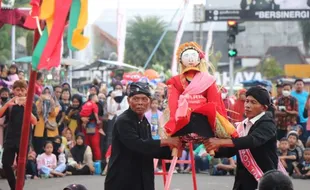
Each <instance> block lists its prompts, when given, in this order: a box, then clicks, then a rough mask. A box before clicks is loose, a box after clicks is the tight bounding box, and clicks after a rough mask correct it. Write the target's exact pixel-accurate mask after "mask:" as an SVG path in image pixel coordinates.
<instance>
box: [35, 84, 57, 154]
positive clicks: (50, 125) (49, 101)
mask: <svg viewBox="0 0 310 190" xmlns="http://www.w3.org/2000/svg"><path fill="white" fill-rule="evenodd" d="M52 94H53V88H52V87H51V86H46V87H44V89H43V92H42V94H41V96H40V98H39V100H38V101H37V102H36V105H37V110H38V115H39V121H38V123H37V125H36V126H35V128H34V137H33V145H34V150H35V152H36V153H37V154H41V153H42V152H43V145H44V142H45V141H46V140H50V141H53V140H54V137H56V136H58V126H57V123H56V116H57V114H58V112H59V110H60V106H59V105H58V104H56V102H55V101H54V99H53V97H52Z"/></svg>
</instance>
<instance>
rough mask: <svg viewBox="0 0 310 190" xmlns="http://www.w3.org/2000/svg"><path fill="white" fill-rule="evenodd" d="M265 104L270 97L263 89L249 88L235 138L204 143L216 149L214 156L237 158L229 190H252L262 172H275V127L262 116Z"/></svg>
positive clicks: (276, 157)
mask: <svg viewBox="0 0 310 190" xmlns="http://www.w3.org/2000/svg"><path fill="white" fill-rule="evenodd" d="M269 105H270V96H269V93H268V91H267V90H266V89H264V88H262V87H259V86H257V87H252V88H250V89H249V90H248V91H247V92H246V101H245V114H246V116H247V118H246V119H245V120H244V121H242V122H241V124H239V126H238V133H239V138H235V139H217V138H211V139H209V140H208V141H207V142H206V143H205V146H206V148H207V149H208V150H217V149H218V151H217V152H216V154H215V157H227V158H230V157H232V156H234V155H237V174H236V177H235V184H234V188H233V190H255V189H257V181H258V180H259V178H260V177H262V174H263V173H265V172H267V171H269V170H273V169H277V166H278V156H277V154H276V151H277V136H276V132H277V128H276V125H275V122H274V121H273V119H272V118H271V116H270V114H265V112H266V111H267V109H268V106H269ZM239 129H241V130H239ZM246 151H247V154H244V152H246ZM249 154H250V156H249ZM250 158H252V159H250ZM249 161H250V163H252V164H249ZM255 162H256V163H255ZM244 163H246V164H244ZM253 163H255V164H253ZM252 169H253V170H252ZM253 171H254V172H253ZM256 174H259V175H256ZM254 176H255V177H254Z"/></svg>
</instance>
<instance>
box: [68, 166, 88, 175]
mask: <svg viewBox="0 0 310 190" xmlns="http://www.w3.org/2000/svg"><path fill="white" fill-rule="evenodd" d="M67 171H68V172H72V175H90V169H89V167H88V166H87V165H85V166H84V167H83V168H81V169H76V168H75V167H73V166H68V167H67Z"/></svg>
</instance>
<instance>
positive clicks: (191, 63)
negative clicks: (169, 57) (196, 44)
mask: <svg viewBox="0 0 310 190" xmlns="http://www.w3.org/2000/svg"><path fill="white" fill-rule="evenodd" d="M181 61H182V64H183V65H184V66H185V67H196V66H197V65H199V63H200V58H199V53H198V52H197V51H196V50H194V49H188V50H186V51H184V52H183V53H182V56H181Z"/></svg>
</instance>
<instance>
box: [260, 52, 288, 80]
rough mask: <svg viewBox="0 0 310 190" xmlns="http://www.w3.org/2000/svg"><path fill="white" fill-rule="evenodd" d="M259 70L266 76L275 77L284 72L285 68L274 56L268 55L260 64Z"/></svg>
mask: <svg viewBox="0 0 310 190" xmlns="http://www.w3.org/2000/svg"><path fill="white" fill-rule="evenodd" d="M258 71H260V72H261V73H262V75H263V76H264V77H266V78H267V79H268V78H273V77H276V76H281V75H283V74H284V71H283V68H281V66H280V64H279V63H278V62H277V60H276V59H275V58H274V57H271V56H267V57H266V58H264V59H263V60H262V62H261V64H260V65H259V66H258Z"/></svg>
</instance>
